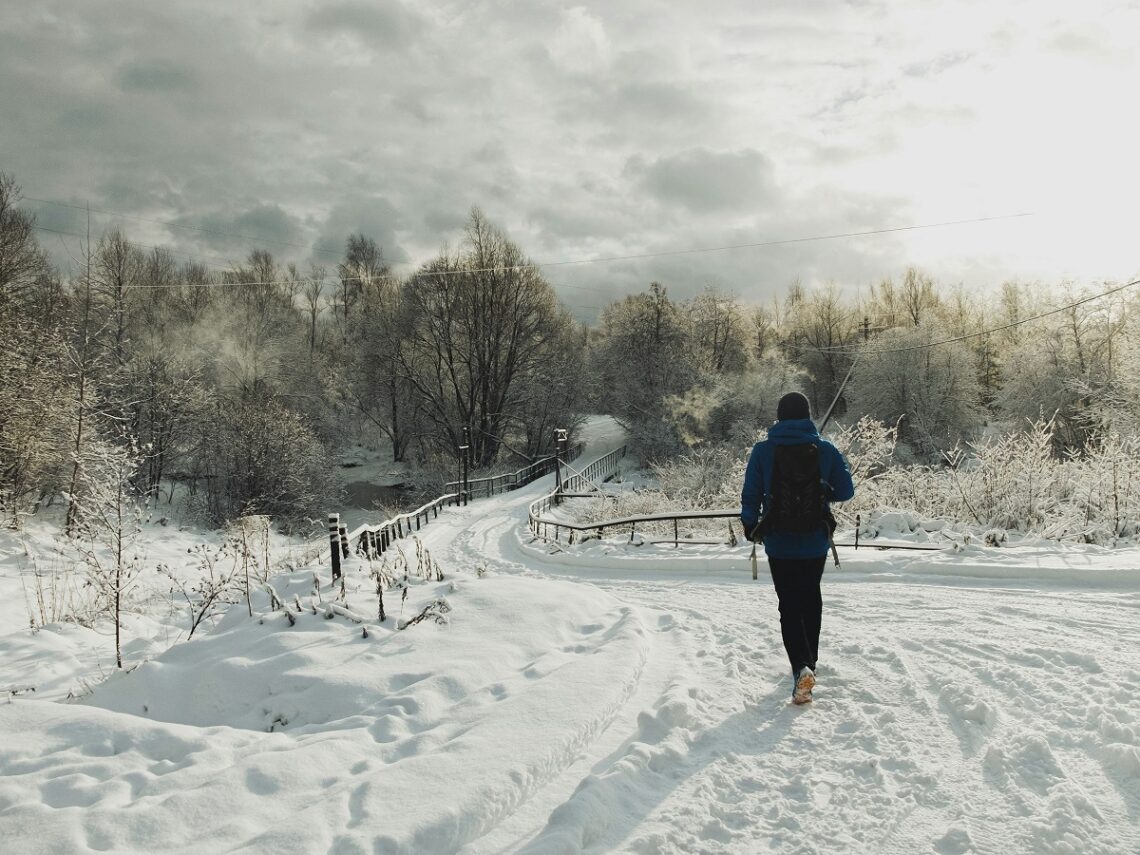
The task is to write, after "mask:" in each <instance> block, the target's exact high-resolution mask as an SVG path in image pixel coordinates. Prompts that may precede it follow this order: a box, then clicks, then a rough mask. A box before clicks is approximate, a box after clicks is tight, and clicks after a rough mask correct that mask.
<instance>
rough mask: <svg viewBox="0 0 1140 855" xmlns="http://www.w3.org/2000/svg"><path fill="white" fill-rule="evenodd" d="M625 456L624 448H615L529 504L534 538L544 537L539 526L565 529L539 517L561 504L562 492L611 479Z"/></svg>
mask: <svg viewBox="0 0 1140 855" xmlns="http://www.w3.org/2000/svg"><path fill="white" fill-rule="evenodd" d="M625 455H626V446H624V445H623V446H621V447H620V448H615V449H614V450H613V451H610V452H608V453H606V454H603V455H602V456H601V457H599V458H597V459H596V460H593V461H591V462H590V463H588V464H586V466H584V467H583V468H582V470H581V471H580V472H574V473H572V474H571V475H569V476H568V477H566V478H563V479H562V483H561V484H558V485H556V486H555V488H554V492H552V493H547V494H546V495H545V496H543V497H542V498H540V499H536V500H535V501H533V502H531V503H530V507H529V508H528V513H527V524H528V525H529V526H530V530H531V531H533V532H534V533H535V535H536V536H539V537H545V534H544V532H545V529H543V533H540V532H539V526H546V525H560V526H561V527H562V528H565V527H566V524H565V523H561V522H559V521H557V520H548V519H545V518H543V517H541V516H539V515H540V514H542V513H544V512H546V511H548V510H550V508H551V507H552V506H553V505H557V504H561V502H562V496H563V493H564V492H569V493H576V492H578V491H580V490H583V489H584V488H585V487H587V486H593V484H594V482H595V481H598V480H600V481H603V482H604V481H607V480H609V479H610V478H612V477H613V476H614V475H615V474H617V464H618V461H619V460H621V459H622V458H623V457H625ZM555 535H556V538H557V530H556V531H555Z"/></svg>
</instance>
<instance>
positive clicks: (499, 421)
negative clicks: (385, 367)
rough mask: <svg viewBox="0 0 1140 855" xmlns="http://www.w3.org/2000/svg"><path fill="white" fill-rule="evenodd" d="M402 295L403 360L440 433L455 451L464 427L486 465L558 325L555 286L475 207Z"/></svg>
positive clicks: (476, 458) (479, 459)
mask: <svg viewBox="0 0 1140 855" xmlns="http://www.w3.org/2000/svg"><path fill="white" fill-rule="evenodd" d="M401 302H402V305H403V307H404V312H403V315H402V316H403V317H404V318H405V319H406V324H407V330H408V342H409V347H408V349H407V350H406V351H405V352H404V353H403V354H402V355H401V360H402V361H403V363H404V366H405V369H406V373H407V377H408V380H409V382H410V383H411V384H412V385H413V386H414V387H415V389H416V391H417V392H418V393H419V395H420V396H421V398H422V400H423V402H424V413H425V416H426V418H427V419H428V420H429V421H430V422H431V423H432V424H433V425H434V427H435V435H436V437H437V440H442V441H443V443H442V444H443V445H444V447H445V449H446V450H449V451H450V450H454V449H455V448H456V447H457V446H458V445H459V440H460V436H461V431H462V428H463V427H464V426H470V428H471V432H472V434H471V444H472V452H473V455H474V457H473V459H474V461H475V463H476V465H478V466H488V465H490V464H491V463H492V462H493V461H494V460H495V457H496V455H497V454H498V451H499V448H500V446H501V445H502V443H503V441H504V438H505V437H504V435H505V433H506V431H507V429H508V428H509V427H510V426H511V425H512V422H515V421H516V420H517V418H518V416H519V413H520V410H521V406H522V401H521V394H522V389H523V385H524V383H523V381H524V379H525V378H526V377H527V376H530V375H531V374H532V373H533V372H534V371H535V370H536V367H537V366H539V365H540V364H541V363H542V362H543V360H545V359H548V358H549V356H550V346H551V343H552V342H553V341H554V340H555V337H556V334H557V332H558V329H559V325H560V324H562V323H565V316H564V315H563V314H562V313H560V312H559V311H558V308H557V303H556V301H555V298H554V291H553V289H552V288H551V287H550V285H549V284H548V283H547V282H546V280H545V279H544V278H543V277H542V275H541V274H540V273H539V271H538V270H537V268H535V267H534V266H533V265H532V264H530V263H529V262H528V261H527V259H526V257H525V256H524V255H523V253H522V250H521V249H519V247H518V246H516V245H515V244H514V243H512V242H511V241H510V240H508V239H507V237H506V236H505V235H504V234H503V233H502V232H501V231H499V230H498V229H496V228H495V227H494V226H492V225H491V224H490V223H489V222H488V221H487V219H486V218H485V217H484V216H483V214H482V213H481V212H480V211H479V210H478V209H474V210H472V212H471V215H470V217H469V219H468V221H467V227H466V229H465V232H464V242H463V246H462V249H461V251H460V252H459V253H458V254H456V255H455V256H450V255H448V254H446V253H444V254H441V255H440V256H439V257H438V258H436V259H435V260H434V261H432V262H431V263H430V264H427V265H425V266H424V267H423V268H421V270H420V271H419V272H418V273H417V274H416V275H415V276H413V277H412V278H411V279H410V280H409V281H408V282H407V283H405V285H404V289H403V297H402V301H401Z"/></svg>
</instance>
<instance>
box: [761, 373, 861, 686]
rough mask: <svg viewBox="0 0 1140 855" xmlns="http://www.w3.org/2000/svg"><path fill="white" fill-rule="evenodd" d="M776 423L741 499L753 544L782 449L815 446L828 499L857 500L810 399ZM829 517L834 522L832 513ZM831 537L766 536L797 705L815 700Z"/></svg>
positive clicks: (792, 403)
mask: <svg viewBox="0 0 1140 855" xmlns="http://www.w3.org/2000/svg"><path fill="white" fill-rule="evenodd" d="M776 419H777V421H776V423H775V424H774V425H772V427H770V428H769V429H768V438H767V439H765V440H762V441H761V442H758V443H756V445H754V446H753V447H752V454H751V456H750V457H749V458H748V468H747V469H746V470H745V473H744V488H743V490H742V491H741V494H740V521H741V523H742V524H743V525H744V532H745V535H746V536H747V537H748V539H749V540H756V539H758V535H759V522H760V520H761V519H763V516H764V513H765V511H766V510H767V506H766V502H767V501H770V497H771V494H772V493H771V486H772V469H773V462H774V460H775V449H776V446H778V445H803V444H805V443H814V444H815V445H816V446H817V447H818V448H819V474H820V480H821V481H822V486H823V491H824V495H825V499H826V500H828V501H836V502H844V501H847V500H848V499H850V498H851V497H852V496H854V495H855V485H854V484H853V483H852V482H851V472H850V471H849V470H848V469H847V461H846V460H844V459H843V455H842V454H841V453H840V452H839V449H837V448H836V447H835V446H834V445H832V444H831V443H830V442H828V441H827V440H825V439H822V438H821V437H820V435H819V432H818V431H817V430H816V427H815V424H814V423H813V422H812V420H811V406H810V405H809V404H808V399H807V398H805V397H804V396H803V395H801V394H800V393H799V392H789V393H788V394H786V395H784V396H783V397H782V398H781V399H780V402H779V404H778V405H777V407H776ZM827 517H828V518H830V512H828V514H827ZM830 543H831V532H830V530H829V528H828V525H827V522H825V521H824V522H821V523H820V525H819V528H818V529H817V530H815V531H811V532H807V533H803V534H794V533H789V532H779V531H769V532H767V533H766V534H765V535H764V538H763V544H764V552H765V553H766V554H767V556H768V568H769V570H770V571H771V574H772V583H773V584H774V585H775V587H776V597H777V599H778V601H779V607H780V633H781V635H782V636H783V639H784V649H785V650H786V651H787V653H788V660H789V661H790V662H791V665H792V700H793V701H794V702H795V703H798V704H803V703H808V702H809V701H811V690H812V688H813V687H814V686H815V669H816V660H817V659H818V656H819V629H820V624H821V622H822V618H823V597H822V595H821V594H820V589H819V586H820V582H821V581H822V579H823V567H824V564H825V563H826V561H827V552H828V548H829V546H830Z"/></svg>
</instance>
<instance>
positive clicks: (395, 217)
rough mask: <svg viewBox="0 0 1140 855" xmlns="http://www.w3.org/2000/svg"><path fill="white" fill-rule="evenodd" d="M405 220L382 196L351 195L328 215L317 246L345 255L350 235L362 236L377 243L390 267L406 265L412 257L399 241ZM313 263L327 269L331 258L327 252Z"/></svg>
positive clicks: (321, 227) (319, 232)
mask: <svg viewBox="0 0 1140 855" xmlns="http://www.w3.org/2000/svg"><path fill="white" fill-rule="evenodd" d="M403 221H404V217H403V216H402V215H401V213H400V212H399V211H398V210H397V209H396V207H395V206H394V205H393V204H392V203H391V202H390V201H389V200H388V199H386V198H384V197H382V196H352V197H351V198H348V199H344V200H342V201H340V202H338V203H337V204H336V205H334V206H333V208H332V209H331V210H330V211H329V212H328V214H327V216H326V217H325V218H324V221H323V222H322V223H321V226H320V228H319V231H318V234H319V237H318V240H317V243H318V245H319V246H320V247H322V248H323V249H325V250H330V251H331V250H337V251H339V252H342V253H343V250H344V245H345V241H347V240H348V238H349V236H350V235H355V234H362V235H364V236H365V237H368V238H372V240H374V241H376V244H377V245H378V246H379V247H380V249H381V251H382V252H383V253H384V259H385V260H386V261H387V262H388V263H389V264H400V263H404V262H407V261H408V260H409V257H408V254H407V252H405V251H404V249H403V248H402V247H401V246H400V241H399V238H398V232H399V231H400V230H401V228H402V226H403ZM314 260H315V261H317V263H319V264H324V265H326V266H327V265H328V264H329V262H330V260H332V259H331V258H330V256H329V255H328V254H327V253H325V254H322V255H321V256H320V257H319V259H314ZM425 260H426V259H425Z"/></svg>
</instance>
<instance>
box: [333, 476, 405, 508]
mask: <svg viewBox="0 0 1140 855" xmlns="http://www.w3.org/2000/svg"><path fill="white" fill-rule="evenodd" d="M344 491H345V493H346V494H347V496H348V504H349V505H351V506H352V507H354V508H372V507H375V503H376V502H380V503H382V504H384V505H388V506H390V507H397V508H399V507H403V506H404V505H405V504H406V503H407V499H408V491H407V489H405V488H404V487H401V486H395V487H385V486H382V485H380V484H373V483H372V482H371V481H350V482H349V483H347V484H345V485H344Z"/></svg>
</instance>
